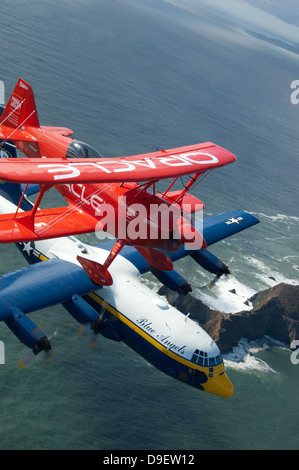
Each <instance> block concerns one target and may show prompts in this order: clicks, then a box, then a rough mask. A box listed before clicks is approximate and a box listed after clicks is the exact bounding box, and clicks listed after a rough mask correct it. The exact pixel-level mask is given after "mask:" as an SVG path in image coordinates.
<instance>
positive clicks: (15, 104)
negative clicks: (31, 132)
mask: <svg viewBox="0 0 299 470" xmlns="http://www.w3.org/2000/svg"><path fill="white" fill-rule="evenodd" d="M0 125H4V126H7V127H11V128H13V129H18V128H19V127H20V126H23V125H25V126H29V127H40V125H39V120H38V114H37V108H36V104H35V99H34V94H33V90H32V88H31V86H30V85H29V84H28V83H27V82H25V81H24V80H22V79H21V78H19V80H18V82H17V84H16V86H15V88H14V90H13V92H12V94H11V96H10V98H9V100H8V102H7V104H6V106H5V109H4V111H3V113H2V115H1V120H0Z"/></svg>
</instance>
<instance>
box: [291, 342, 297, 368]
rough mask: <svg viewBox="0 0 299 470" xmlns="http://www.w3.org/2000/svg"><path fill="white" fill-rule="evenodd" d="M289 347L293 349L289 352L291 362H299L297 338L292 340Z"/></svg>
mask: <svg viewBox="0 0 299 470" xmlns="http://www.w3.org/2000/svg"><path fill="white" fill-rule="evenodd" d="M290 348H291V349H292V350H293V351H292V354H291V363H292V364H294V365H297V364H299V340H298V339H296V340H294V341H292V343H291V345H290Z"/></svg>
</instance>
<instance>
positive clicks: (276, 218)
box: [250, 212, 299, 224]
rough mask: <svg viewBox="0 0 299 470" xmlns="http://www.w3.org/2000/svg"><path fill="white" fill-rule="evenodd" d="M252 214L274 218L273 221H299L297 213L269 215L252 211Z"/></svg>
mask: <svg viewBox="0 0 299 470" xmlns="http://www.w3.org/2000/svg"><path fill="white" fill-rule="evenodd" d="M250 214H252V215H255V216H256V217H257V218H265V219H268V220H272V221H273V222H283V223H285V222H290V223H293V224H294V223H298V222H299V217H297V216H295V215H286V214H276V215H268V214H264V213H263V212H250Z"/></svg>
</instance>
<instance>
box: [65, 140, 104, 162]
mask: <svg viewBox="0 0 299 470" xmlns="http://www.w3.org/2000/svg"><path fill="white" fill-rule="evenodd" d="M66 158H103V157H102V155H101V154H100V153H99V152H98V151H97V150H96V149H94V148H93V147H91V146H90V145H88V144H85V143H84V142H79V140H74V141H73V142H72V143H71V144H70V145H69V148H68V149H67V152H66Z"/></svg>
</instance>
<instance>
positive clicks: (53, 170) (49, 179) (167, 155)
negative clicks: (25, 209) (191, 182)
mask: <svg viewBox="0 0 299 470" xmlns="http://www.w3.org/2000/svg"><path fill="white" fill-rule="evenodd" d="M235 160H236V157H235V156H234V155H233V154H232V153H231V152H229V151H228V150H225V149H224V148H222V147H219V146H217V145H215V144H213V143H211V142H207V143H204V144H198V145H190V146H187V147H179V148H175V149H170V150H161V151H159V152H153V153H147V154H142V155H135V156H130V157H123V158H111V159H109V158H102V159H96V158H76V159H66V158H59V159H57V158H50V159H48V158H47V159H40V158H38V159H31V158H26V159H23V158H17V159H5V160H0V179H1V180H3V181H8V182H12V183H29V184H32V183H33V184H36V183H38V184H49V185H53V184H61V183H83V184H86V183H102V182H103V183H106V182H124V181H134V182H139V181H159V180H160V179H166V178H175V177H178V176H183V175H188V174H193V173H200V174H201V173H204V172H206V171H210V170H213V169H214V168H219V167H222V166H225V165H228V164H229V163H233V162H234V161H235Z"/></svg>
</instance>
